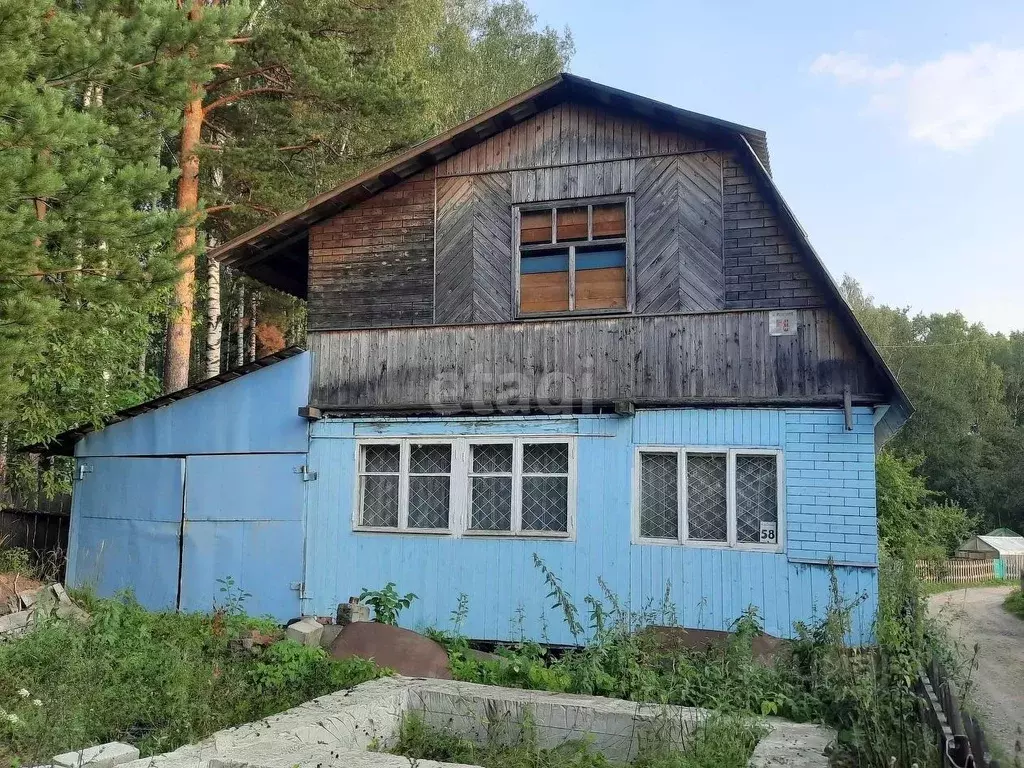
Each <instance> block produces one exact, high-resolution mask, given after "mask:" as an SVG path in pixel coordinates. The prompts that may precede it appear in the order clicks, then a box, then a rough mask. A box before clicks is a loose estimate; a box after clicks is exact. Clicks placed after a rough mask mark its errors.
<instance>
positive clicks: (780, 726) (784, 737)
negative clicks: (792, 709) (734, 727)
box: [747, 718, 837, 768]
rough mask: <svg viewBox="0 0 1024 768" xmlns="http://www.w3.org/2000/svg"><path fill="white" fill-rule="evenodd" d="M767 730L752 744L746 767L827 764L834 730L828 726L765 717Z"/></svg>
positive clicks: (809, 767)
mask: <svg viewBox="0 0 1024 768" xmlns="http://www.w3.org/2000/svg"><path fill="white" fill-rule="evenodd" d="M768 724H769V726H770V727H771V731H770V732H769V733H768V735H767V736H765V737H764V738H763V739H761V741H759V742H758V743H757V746H756V747H754V754H753V755H751V757H750V762H748V763H747V766H748V768H772V766H783V765H784V766H788V768H828V766H829V765H830V762H831V761H830V760H829V756H830V755H831V754H832V750H833V749H835V744H836V737H837V734H836V732H835V731H834V730H833V729H832V728H828V727H826V726H824V725H813V724H810V723H791V722H789V721H787V720H779V719H776V718H769V720H768Z"/></svg>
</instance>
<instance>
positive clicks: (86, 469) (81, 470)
mask: <svg viewBox="0 0 1024 768" xmlns="http://www.w3.org/2000/svg"><path fill="white" fill-rule="evenodd" d="M91 474H92V467H91V466H89V465H88V464H79V465H78V479H79V480H80V481H81V480H85V476H86V475H91Z"/></svg>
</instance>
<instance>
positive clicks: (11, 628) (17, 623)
mask: <svg viewBox="0 0 1024 768" xmlns="http://www.w3.org/2000/svg"><path fill="white" fill-rule="evenodd" d="M31 623H32V611H18V612H17V613H9V614H7V615H6V616H0V635H8V634H10V635H17V634H20V633H21V632H23V631H24V630H25V628H26V627H27V626H28V625H29V624H31Z"/></svg>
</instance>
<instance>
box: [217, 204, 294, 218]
mask: <svg viewBox="0 0 1024 768" xmlns="http://www.w3.org/2000/svg"><path fill="white" fill-rule="evenodd" d="M234 208H251V209H252V210H254V211H259V212H260V213H265V214H267V215H269V216H276V215H277V211H275V210H274V209H273V208H267V207H266V206H264V205H257V204H256V203H248V202H242V203H225V204H224V205H211V206H210V207H209V208H204V209H203V213H204V214H206V215H207V216H209V215H210V214H213V213H221V212H222V211H230V210H232V209H234Z"/></svg>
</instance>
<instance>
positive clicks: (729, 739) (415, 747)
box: [391, 715, 765, 768]
mask: <svg viewBox="0 0 1024 768" xmlns="http://www.w3.org/2000/svg"><path fill="white" fill-rule="evenodd" d="M502 730H503V731H506V732H507V731H509V730H512V732H511V733H504V734H503V736H504V738H494V739H493V740H492V741H491V742H490V743H486V744H482V745H481V744H475V743H473V742H472V741H469V740H467V739H464V738H461V737H460V736H458V735H457V734H455V733H453V732H451V731H446V730H442V729H439V728H433V727H431V726H429V725H427V724H426V723H424V722H423V720H422V719H421V718H419V717H417V716H415V715H413V716H409V715H407V716H406V717H404V718H403V719H402V725H401V729H400V730H399V737H398V743H397V744H396V745H395V747H394V748H393V749H392V750H391V751H392V752H393V753H394V754H398V755H404V756H406V757H408V758H410V759H411V760H413V761H416V760H436V761H440V762H453V763H464V764H470V765H481V766H485V768H612V766H613V765H614V764H613V763H611V762H610V761H609V760H608V759H607V758H606V757H604V755H602V754H601V753H600V752H598V751H597V750H595V749H594V748H593V746H592V745H591V744H589V743H588V742H587V741H582V740H581V741H567V742H566V743H564V744H561V745H559V746H557V747H555V748H553V749H543V748H541V747H539V746H538V744H537V738H536V730H535V728H534V727H533V725H532V723H530V722H529V721H528V720H527V722H525V723H522V724H518V725H517V727H514V728H513V729H510V728H503V729H502ZM764 732H765V731H764V729H763V728H762V727H761V726H759V725H758V724H757V723H756V722H754V721H753V720H751V719H749V718H740V717H735V716H715V717H711V718H708V719H707V720H704V721H702V722H701V723H700V725H699V726H698V727H697V730H696V732H695V733H694V734H693V740H692V742H691V743H689V744H688V745H687V746H686V747H684V748H678V749H677V748H674V747H672V746H669V745H666V744H665V743H664V742H663V741H662V740H661V739H660V738H659V737H658V735H657V734H652V735H651V736H650V737H649V738H647V739H645V740H644V743H643V744H642V748H641V750H640V754H638V755H637V757H636V758H635V759H634V760H633V761H631V762H630V763H629V766H630V767H631V768H743V767H744V766H746V765H747V761H748V760H749V759H750V755H751V754H752V753H753V751H754V747H755V746H756V745H757V742H758V740H759V739H760V738H761V737H762V736H763V735H764Z"/></svg>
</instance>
